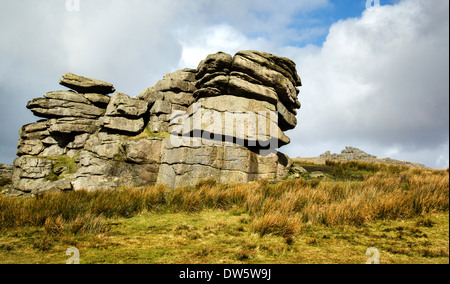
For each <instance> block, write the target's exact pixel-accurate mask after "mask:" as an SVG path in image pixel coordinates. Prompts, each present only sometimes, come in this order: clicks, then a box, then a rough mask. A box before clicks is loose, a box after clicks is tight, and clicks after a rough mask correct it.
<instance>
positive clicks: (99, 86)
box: [59, 73, 116, 95]
mask: <svg viewBox="0 0 450 284" xmlns="http://www.w3.org/2000/svg"><path fill="white" fill-rule="evenodd" d="M59 83H60V84H61V85H62V86H65V87H68V88H70V89H72V90H75V91H77V92H78V93H98V94H104V95H106V94H111V93H114V92H115V91H116V90H115V89H114V86H113V85H112V84H110V83H106V82H103V81H100V80H95V79H89V78H86V77H83V76H78V75H75V74H72V73H67V74H64V75H63V76H62V78H61V80H60V81H59Z"/></svg>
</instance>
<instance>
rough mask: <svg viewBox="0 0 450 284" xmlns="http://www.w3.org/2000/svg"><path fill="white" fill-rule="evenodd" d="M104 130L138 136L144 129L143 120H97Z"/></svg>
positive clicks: (108, 118)
mask: <svg viewBox="0 0 450 284" xmlns="http://www.w3.org/2000/svg"><path fill="white" fill-rule="evenodd" d="M99 122H100V124H101V125H103V127H104V128H107V129H112V130H118V131H121V132H127V133H131V134H138V133H140V132H142V130H143V129H144V126H145V125H144V119H143V118H139V119H128V118H125V117H109V116H104V117H102V118H100V119H99Z"/></svg>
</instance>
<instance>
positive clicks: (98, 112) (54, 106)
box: [27, 98, 105, 118]
mask: <svg viewBox="0 0 450 284" xmlns="http://www.w3.org/2000/svg"><path fill="white" fill-rule="evenodd" d="M27 108H28V109H30V110H31V111H32V112H33V114H34V115H36V116H39V117H44V118H58V117H81V118H98V117H100V116H102V115H103V114H104V113H105V110H104V109H101V108H98V107H96V106H94V105H90V104H84V103H77V102H71V101H66V100H60V99H46V98H37V99H33V100H31V101H30V102H28V105H27Z"/></svg>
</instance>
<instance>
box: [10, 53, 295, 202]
mask: <svg viewBox="0 0 450 284" xmlns="http://www.w3.org/2000/svg"><path fill="white" fill-rule="evenodd" d="M60 84H61V85H63V86H66V87H68V88H70V89H71V90H67V91H54V92H49V93H47V94H45V95H44V97H43V98H37V99H33V100H31V101H30V102H29V103H28V105H27V108H28V109H30V110H31V111H32V112H33V114H35V115H36V116H38V117H41V118H43V119H42V120H39V121H37V122H35V123H31V124H28V125H25V126H23V127H22V128H21V130H20V132H19V133H20V140H19V143H18V151H17V156H18V158H17V159H16V160H15V161H14V170H13V174H12V182H13V187H14V188H15V189H16V190H18V191H20V192H25V193H33V194H40V193H46V192H52V191H67V190H82V189H86V190H96V189H114V188H117V187H120V186H128V185H129V186H145V185H152V184H156V183H161V184H165V185H167V186H169V187H172V188H176V187H179V186H191V185H194V184H196V183H197V182H199V181H200V180H202V179H205V178H214V179H216V180H218V181H219V182H222V183H232V182H248V181H252V180H257V179H261V178H269V179H277V178H282V177H283V176H285V175H286V174H287V173H288V171H289V170H290V168H291V166H292V160H291V159H290V158H289V157H287V156H286V155H284V154H282V153H280V152H278V151H277V150H276V149H277V148H279V147H281V146H283V145H286V144H288V143H289V142H290V140H289V138H288V137H287V136H286V135H285V134H284V131H286V130H289V129H293V128H294V127H295V126H296V124H297V119H296V114H297V111H296V110H297V109H298V108H300V103H299V101H298V99H297V96H298V93H299V90H298V88H297V86H301V81H300V78H299V76H298V75H297V71H296V66H295V63H294V62H292V61H291V60H289V59H287V58H282V57H277V56H275V55H272V54H269V53H263V52H256V51H242V52H239V53H237V54H236V55H235V56H231V55H228V54H225V53H222V52H219V53H217V54H212V55H209V56H208V57H207V58H206V59H205V60H204V61H202V62H201V63H200V64H199V66H198V68H197V69H183V70H179V71H176V72H174V73H171V74H167V75H165V76H164V77H163V79H162V80H161V81H159V82H158V83H156V85H154V86H153V87H150V88H148V89H146V90H144V91H143V92H142V93H141V94H139V95H138V96H136V97H134V98H131V97H129V96H128V95H125V94H123V93H120V92H115V88H114V87H113V85H112V84H109V83H106V82H103V81H99V80H93V79H89V78H85V77H81V76H77V75H74V74H71V73H69V74H65V75H63V77H62V79H61V81H60Z"/></svg>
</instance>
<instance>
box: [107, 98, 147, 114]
mask: <svg viewBox="0 0 450 284" xmlns="http://www.w3.org/2000/svg"><path fill="white" fill-rule="evenodd" d="M147 110H148V103H146V102H145V101H143V100H138V99H132V98H130V97H129V96H127V95H125V94H122V93H115V94H114V96H113V97H112V98H111V101H110V102H109V104H108V107H107V109H106V113H105V115H106V116H123V117H127V118H140V117H142V116H143V115H144V114H145V113H146V112H147Z"/></svg>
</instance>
